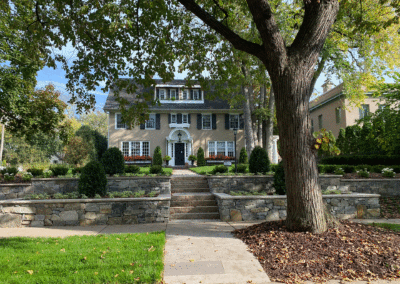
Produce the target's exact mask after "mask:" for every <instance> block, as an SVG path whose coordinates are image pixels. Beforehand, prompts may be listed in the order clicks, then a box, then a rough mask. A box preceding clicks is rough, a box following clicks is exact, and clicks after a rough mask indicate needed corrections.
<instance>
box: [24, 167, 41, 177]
mask: <svg viewBox="0 0 400 284" xmlns="http://www.w3.org/2000/svg"><path fill="white" fill-rule="evenodd" d="M27 172H28V173H31V174H32V175H33V176H34V177H37V176H42V175H43V169H39V168H30V169H28V170H27Z"/></svg>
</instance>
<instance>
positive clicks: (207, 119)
mask: <svg viewBox="0 0 400 284" xmlns="http://www.w3.org/2000/svg"><path fill="white" fill-rule="evenodd" d="M202 126H203V129H205V130H210V129H211V114H203V115H202Z"/></svg>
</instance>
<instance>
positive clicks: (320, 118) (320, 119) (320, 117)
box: [318, 114, 323, 129]
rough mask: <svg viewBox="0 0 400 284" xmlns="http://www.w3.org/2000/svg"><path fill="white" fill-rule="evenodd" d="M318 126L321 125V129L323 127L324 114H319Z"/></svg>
mask: <svg viewBox="0 0 400 284" xmlns="http://www.w3.org/2000/svg"><path fill="white" fill-rule="evenodd" d="M318 127H319V129H321V128H322V127H323V126H322V114H321V115H319V116H318Z"/></svg>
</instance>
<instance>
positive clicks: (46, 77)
mask: <svg viewBox="0 0 400 284" xmlns="http://www.w3.org/2000/svg"><path fill="white" fill-rule="evenodd" d="M184 77H185V74H180V73H175V78H176V79H184ZM37 81H38V82H37V87H38V88H42V87H44V86H45V85H47V84H49V83H52V84H53V85H54V86H55V87H56V89H57V90H59V91H60V92H61V93H62V94H63V98H64V100H67V99H68V97H69V96H70V95H69V94H68V93H67V91H66V90H65V85H66V83H67V79H66V78H65V72H64V70H63V69H62V68H57V69H55V70H54V69H52V68H48V67H46V68H44V69H43V70H41V71H40V72H39V73H38V76H37ZM324 81H325V76H324V75H323V74H321V76H320V77H319V79H318V81H317V84H316V85H315V87H316V90H315V92H317V93H318V95H321V94H322V87H321V85H322V84H323V83H324ZM332 81H333V83H334V84H335V85H337V84H339V82H338V81H337V80H334V78H332ZM94 94H95V96H96V108H97V109H102V108H103V106H104V103H105V102H106V99H107V93H104V92H103V91H101V89H100V88H98V90H96V92H94Z"/></svg>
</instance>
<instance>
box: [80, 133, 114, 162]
mask: <svg viewBox="0 0 400 284" xmlns="http://www.w3.org/2000/svg"><path fill="white" fill-rule="evenodd" d="M76 136H79V137H82V138H83V139H84V140H85V141H86V143H87V144H88V145H89V146H90V148H91V151H90V153H89V157H90V159H91V160H99V161H100V160H101V158H102V156H103V154H104V152H105V151H106V150H107V138H106V137H105V136H103V135H101V134H100V133H99V132H98V131H97V130H94V129H92V128H91V127H90V126H87V125H83V126H81V128H79V129H78V131H76Z"/></svg>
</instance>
